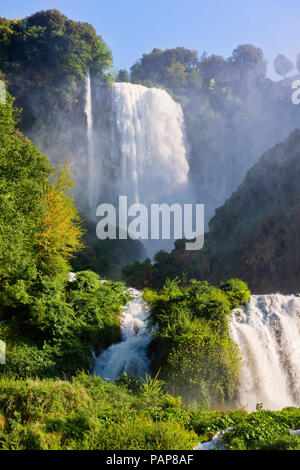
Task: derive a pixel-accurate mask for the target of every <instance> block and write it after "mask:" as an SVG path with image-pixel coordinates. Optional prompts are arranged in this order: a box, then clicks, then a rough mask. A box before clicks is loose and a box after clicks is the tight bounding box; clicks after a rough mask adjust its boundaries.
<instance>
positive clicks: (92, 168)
mask: <svg viewBox="0 0 300 470" xmlns="http://www.w3.org/2000/svg"><path fill="white" fill-rule="evenodd" d="M84 112H85V115H86V123H87V130H86V132H87V145H88V175H87V177H88V207H89V209H90V210H91V211H94V209H95V207H96V204H97V198H98V191H97V190H96V188H97V187H99V184H100V174H97V171H96V165H95V158H96V156H95V145H94V135H93V108H92V88H91V76H90V72H89V71H88V73H87V75H86V78H85V107H84ZM93 215H94V214H93Z"/></svg>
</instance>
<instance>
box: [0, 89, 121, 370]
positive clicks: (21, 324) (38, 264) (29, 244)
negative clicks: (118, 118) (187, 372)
mask: <svg viewBox="0 0 300 470" xmlns="http://www.w3.org/2000/svg"><path fill="white" fill-rule="evenodd" d="M17 116H18V113H17V111H16V110H15V109H14V107H13V100H12V98H11V97H10V96H9V95H7V101H6V104H3V105H1V106H0V142H1V150H0V187H1V197H0V209H1V212H0V337H1V339H3V340H4V341H5V342H6V346H7V362H6V365H3V366H1V370H0V372H1V373H4V374H8V375H14V374H17V375H18V376H19V377H27V376H40V377H56V376H62V375H63V374H65V375H67V376H70V375H71V374H73V373H75V371H76V370H78V369H85V370H88V371H89V370H90V368H91V363H92V352H93V351H96V350H97V348H101V347H107V346H109V345H110V344H111V343H112V342H114V341H117V340H118V339H119V337H120V327H119V317H120V313H121V310H120V307H121V305H124V304H125V303H126V301H127V299H128V296H126V295H125V294H124V290H125V286H124V285H123V284H122V283H114V282H107V283H105V284H101V283H100V282H99V276H98V275H97V274H95V273H93V272H90V271H86V272H79V273H78V274H77V279H76V281H74V282H72V283H70V282H68V272H69V271H70V264H69V261H70V257H72V255H73V253H74V252H76V251H78V250H79V249H80V248H81V247H82V243H81V238H82V235H83V230H82V227H81V221H80V219H79V216H78V213H77V209H76V206H75V204H74V201H73V199H72V198H71V197H70V196H69V195H68V190H69V188H70V187H71V186H72V180H71V175H70V171H69V170H68V166H67V165H64V166H63V167H62V168H58V169H56V170H55V169H52V168H51V166H50V164H49V162H48V160H47V157H46V156H45V155H43V154H42V153H41V152H40V151H39V150H38V148H37V147H36V146H34V145H33V144H32V143H31V142H30V140H29V139H27V138H25V137H24V136H23V135H22V134H21V133H20V132H19V131H18V130H17V128H16V125H17Z"/></svg>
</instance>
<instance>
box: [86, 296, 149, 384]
mask: <svg viewBox="0 0 300 470" xmlns="http://www.w3.org/2000/svg"><path fill="white" fill-rule="evenodd" d="M128 294H129V295H130V296H131V297H132V298H133V300H130V301H129V302H127V304H126V306H125V307H124V311H123V315H122V318H121V333H122V341H121V342H120V343H117V344H113V345H112V346H110V347H109V348H108V349H106V350H105V351H104V352H103V353H102V354H100V356H99V357H98V358H96V363H95V373H96V374H97V375H100V376H101V377H102V378H103V379H109V380H115V379H116V378H117V377H118V376H119V375H123V374H124V372H126V373H127V374H128V375H136V376H137V377H142V376H144V375H145V374H146V373H147V372H148V368H149V359H148V357H147V348H148V345H149V343H150V341H151V334H150V333H149V332H148V331H147V328H146V327H147V315H148V312H149V307H148V305H147V304H146V302H144V300H143V298H142V293H141V292H140V291H138V290H136V289H129V290H128Z"/></svg>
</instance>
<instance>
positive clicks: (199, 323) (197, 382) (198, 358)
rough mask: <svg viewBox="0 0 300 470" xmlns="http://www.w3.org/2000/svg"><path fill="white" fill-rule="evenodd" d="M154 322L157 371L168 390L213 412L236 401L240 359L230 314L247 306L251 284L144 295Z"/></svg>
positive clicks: (173, 285) (170, 288) (171, 284)
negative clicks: (231, 401) (230, 333)
mask: <svg viewBox="0 0 300 470" xmlns="http://www.w3.org/2000/svg"><path fill="white" fill-rule="evenodd" d="M144 298H145V300H147V301H148V302H149V303H150V305H151V315H150V320H151V323H152V325H153V326H154V325H155V326H156V327H157V330H156V332H155V333H154V341H153V343H152V353H153V356H154V357H153V362H152V367H153V370H154V372H158V371H159V374H160V377H161V378H162V379H163V380H164V381H165V382H166V387H167V390H168V391H170V392H171V393H172V394H175V395H181V396H183V398H184V400H185V401H187V402H189V403H192V402H197V403H203V404H205V405H206V406H209V407H210V408H211V407H213V406H216V405H217V406H218V405H224V404H225V403H226V402H227V403H229V402H230V400H232V399H233V396H234V392H235V390H236V388H237V382H238V378H239V365H240V356H239V352H238V349H237V347H236V345H235V344H234V343H233V342H232V341H231V339H230V337H229V330H228V317H229V315H230V313H231V309H232V308H235V307H237V306H239V305H241V304H242V303H244V302H247V301H248V300H249V298H250V291H249V290H248V288H247V285H246V284H245V283H243V282H242V281H239V280H237V279H232V280H230V281H228V282H226V283H223V284H221V285H220V287H219V288H218V287H214V286H210V285H209V284H208V283H207V282H197V281H195V280H193V281H191V282H190V284H188V285H183V286H181V287H180V286H179V282H178V281H176V280H173V281H167V282H166V284H165V286H164V287H163V288H162V289H161V291H160V292H155V291H153V290H149V289H148V290H147V289H146V290H145V291H144Z"/></svg>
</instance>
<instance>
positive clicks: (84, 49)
mask: <svg viewBox="0 0 300 470" xmlns="http://www.w3.org/2000/svg"><path fill="white" fill-rule="evenodd" d="M0 50H1V54H0V69H1V70H2V71H3V72H5V73H7V72H11V71H13V70H18V72H19V73H22V72H23V70H24V68H27V67H31V68H32V69H35V70H36V69H37V70H38V69H41V68H44V66H45V64H47V68H48V69H49V71H51V76H52V77H54V76H55V77H56V79H57V78H59V77H61V76H63V75H65V74H70V75H75V76H76V77H79V78H81V79H82V78H84V77H85V75H86V72H87V70H88V68H91V70H92V71H93V73H99V74H101V73H102V72H103V70H105V69H107V68H109V67H110V65H111V54H110V52H109V51H108V49H107V47H106V45H105V43H104V42H103V41H102V39H101V37H99V36H97V34H96V31H95V29H94V28H93V27H92V26H91V25H89V24H87V23H80V22H77V21H72V20H70V19H68V18H67V17H66V16H65V15H62V14H61V13H60V12H59V11H58V10H47V11H40V12H38V13H35V14H34V15H31V16H29V17H27V18H25V19H23V20H19V19H15V20H8V19H6V18H1V19H0Z"/></svg>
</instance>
